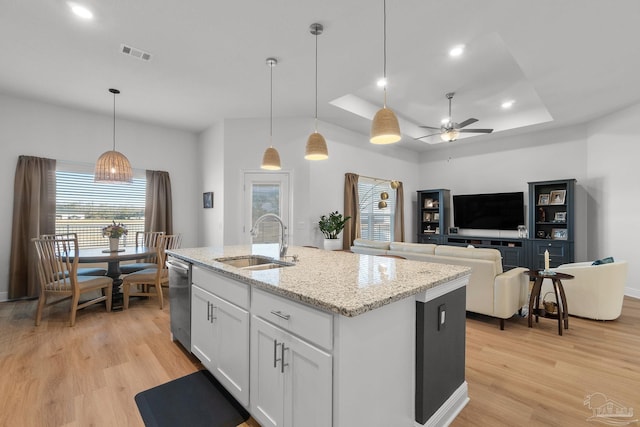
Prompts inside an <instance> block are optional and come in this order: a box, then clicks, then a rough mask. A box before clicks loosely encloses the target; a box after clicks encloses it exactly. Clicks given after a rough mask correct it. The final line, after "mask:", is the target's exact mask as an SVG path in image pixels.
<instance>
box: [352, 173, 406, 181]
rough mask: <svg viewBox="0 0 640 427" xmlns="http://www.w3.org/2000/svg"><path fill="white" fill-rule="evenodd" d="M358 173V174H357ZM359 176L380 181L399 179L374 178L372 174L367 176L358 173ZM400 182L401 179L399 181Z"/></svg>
mask: <svg viewBox="0 0 640 427" xmlns="http://www.w3.org/2000/svg"><path fill="white" fill-rule="evenodd" d="M356 175H358V174H356ZM358 177H362V178H367V179H372V180H374V181H380V182H391V181H397V180H395V179H382V178H374V177H372V176H366V175H358ZM398 182H400V181H398Z"/></svg>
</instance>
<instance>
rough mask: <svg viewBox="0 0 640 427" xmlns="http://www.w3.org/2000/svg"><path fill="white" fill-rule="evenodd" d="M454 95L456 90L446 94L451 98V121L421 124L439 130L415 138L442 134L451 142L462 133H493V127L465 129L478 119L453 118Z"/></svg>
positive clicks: (441, 135) (445, 139)
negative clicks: (457, 119)
mask: <svg viewBox="0 0 640 427" xmlns="http://www.w3.org/2000/svg"><path fill="white" fill-rule="evenodd" d="M453 95H455V93H454V92H449V93H447V94H446V95H445V96H446V97H447V99H448V100H449V121H448V122H446V123H444V124H443V125H442V126H440V127H434V126H420V127H421V128H424V129H433V130H436V131H438V132H434V133H430V134H428V135H424V136H421V137H418V138H414V139H422V138H427V137H429V136H434V135H440V138H442V140H443V141H448V142H450V141H455V140H456V139H457V138H458V135H459V134H460V133H491V132H493V129H463V128H465V127H467V126H469V125H470V124H471V123H475V122H477V121H478V119H474V118H471V119H467V120H465V121H463V122H460V123H456V122H454V121H453V118H452V117H451V99H452V98H453Z"/></svg>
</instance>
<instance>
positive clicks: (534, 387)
mask: <svg viewBox="0 0 640 427" xmlns="http://www.w3.org/2000/svg"><path fill="white" fill-rule="evenodd" d="M35 308H36V304H35V302H34V301H20V302H5V303H0V426H12V427H13V426H25V427H31V426H34V427H35V426H38V427H39V426H77V427H80V426H82V427H84V426H142V425H143V423H142V419H141V418H140V415H139V413H138V410H137V407H136V404H135V402H134V396H135V395H136V394H137V393H139V392H140V391H143V390H146V389H148V388H151V387H154V386H156V385H159V384H162V383H164V382H167V381H170V380H172V379H175V378H179V377H181V376H184V375H187V374H189V373H191V372H194V371H196V370H198V369H201V365H200V364H199V362H198V361H197V359H195V358H193V357H192V356H190V355H189V354H188V353H187V352H185V351H184V350H183V349H182V348H181V347H180V346H179V345H176V344H175V343H173V342H171V340H170V338H169V309H168V307H167V306H165V308H164V309H163V310H160V309H158V306H157V302H156V301H154V300H153V299H151V300H148V301H145V300H137V301H133V302H132V304H131V307H130V309H129V310H127V311H121V312H114V313H106V312H105V311H104V308H102V307H100V306H94V307H89V308H87V309H84V310H81V311H80V312H79V313H78V319H77V323H76V326H75V327H73V328H70V327H69V326H68V313H67V311H66V310H67V306H66V305H65V304H64V303H63V304H61V305H58V306H53V307H50V308H48V309H46V311H45V313H44V316H43V321H42V324H41V326H39V327H35V326H34V324H33V319H34V313H35ZM569 326H570V329H569V331H567V332H565V335H564V336H562V337H560V336H558V335H557V326H556V323H555V322H554V321H552V320H548V319H541V320H540V323H538V324H536V325H534V327H533V328H532V329H529V328H527V325H526V319H511V320H509V321H507V325H506V328H505V330H504V331H500V330H499V328H498V326H497V321H496V320H495V319H488V318H484V317H480V316H475V315H469V317H468V320H467V368H466V378H467V381H468V383H469V395H470V397H471V401H470V402H469V404H468V405H467V406H466V407H465V409H464V410H463V411H462V412H461V413H460V415H459V416H458V417H457V419H456V420H455V421H454V423H453V426H454V427H461V426H482V427H485V426H492V427H493V426H525V425H526V426H574V425H575V426H582V425H593V423H589V422H587V421H586V419H587V418H588V417H589V416H590V415H591V410H589V409H588V408H587V407H586V406H584V401H585V397H586V396H587V395H588V394H590V393H594V392H600V393H603V394H605V395H606V396H607V397H608V398H610V399H612V400H615V401H616V402H619V403H620V404H623V405H624V406H627V407H629V408H634V409H635V412H636V413H637V412H639V411H640V369H639V368H640V366H639V364H640V334H639V332H640V300H635V299H632V298H626V299H625V303H624V309H623V315H622V317H621V318H620V319H619V320H617V321H613V322H597V321H592V320H585V319H579V318H574V317H571V318H570V320H569ZM256 426H258V425H257V423H255V422H254V421H252V420H250V421H249V422H248V423H245V424H242V427H256ZM300 427H304V426H300ZM354 427H359V426H354ZM363 427H365V426H363ZM389 427H395V426H389Z"/></svg>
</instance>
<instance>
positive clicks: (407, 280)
mask: <svg viewBox="0 0 640 427" xmlns="http://www.w3.org/2000/svg"><path fill="white" fill-rule="evenodd" d="M168 253H169V255H170V256H171V257H175V258H178V259H180V260H182V261H186V262H188V263H190V264H191V265H192V270H193V272H192V287H191V345H190V347H191V348H190V350H191V351H192V353H193V354H194V355H196V356H197V357H198V358H199V359H200V360H201V361H202V362H203V364H204V365H205V366H206V367H207V369H209V370H210V371H211V372H212V373H213V374H214V375H215V376H216V378H217V379H218V380H219V381H220V382H221V383H222V384H223V385H224V386H225V387H226V388H227V389H228V390H229V392H231V393H232V394H233V395H234V397H235V398H236V399H237V400H238V401H239V402H240V403H242V404H243V405H244V406H245V407H246V408H247V409H248V410H249V412H251V414H252V415H253V417H254V418H255V419H256V420H257V421H258V422H259V423H260V424H261V425H262V426H263V427H267V426H302V425H304V426H334V427H345V426H380V427H388V426H394V427H395V426H398V427H401V426H407V427H409V426H417V425H446V424H448V423H449V422H450V421H451V420H452V419H453V417H455V415H456V414H457V413H458V412H459V411H460V410H461V409H462V407H463V406H464V405H465V404H466V402H467V401H468V397H467V386H466V382H465V381H464V307H465V304H464V293H465V289H464V287H465V286H466V283H467V281H468V275H469V274H470V269H469V268H467V267H462V266H453V265H444V264H433V263H426V262H417V261H408V260H400V259H393V258H384V257H377V256H370V255H358V254H352V253H348V252H331V251H324V250H320V249H313V248H304V247H292V248H290V249H289V253H290V254H291V255H296V257H295V259H294V257H287V258H286V259H285V260H284V261H287V265H281V263H280V265H278V264H277V263H278V262H279V261H276V262H275V263H269V264H263V265H262V266H260V265H246V266H244V267H242V265H243V264H242V263H241V262H236V261H237V260H243V259H246V258H247V256H248V255H254V256H255V255H262V256H266V257H272V258H274V259H276V260H277V259H278V248H277V245H253V246H232V247H225V248H220V249H216V248H191V249H176V250H171V251H168ZM434 302H435V304H434ZM430 313H433V314H430ZM460 319H462V321H460ZM430 337H433V338H434V341H433V342H434V343H437V345H436V346H434V345H431V338H430ZM443 339H444V341H443ZM449 341H450V342H451V345H449ZM460 343H462V345H460ZM444 347H447V348H444ZM452 349H454V350H452ZM451 351H455V353H456V354H455V356H454V357H451V354H450V353H451ZM443 354H445V355H446V358H443V357H442V355H443ZM460 363H462V366H461V367H460ZM442 364H444V365H450V364H455V365H457V367H455V366H454V367H453V369H452V367H451V366H440V365H442ZM460 371H461V373H460ZM451 372H454V374H450V373H451ZM442 375H446V378H441V376H442ZM443 383H444V384H445V386H446V387H445V388H444V389H442V384H443ZM451 384H453V385H451Z"/></svg>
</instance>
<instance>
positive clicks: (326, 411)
mask: <svg viewBox="0 0 640 427" xmlns="http://www.w3.org/2000/svg"><path fill="white" fill-rule="evenodd" d="M284 345H285V351H284V363H285V367H284V376H285V400H284V414H285V418H284V420H285V426H288V427H294V426H309V427H331V424H332V413H333V411H332V395H333V394H332V393H333V391H332V386H333V376H332V372H333V369H332V358H331V355H330V354H328V353H325V352H324V351H322V350H320V349H318V348H316V347H314V346H312V345H311V344H308V343H307V342H305V341H303V340H300V339H298V338H296V337H294V336H292V335H289V336H288V337H287V338H286V339H285V341H284Z"/></svg>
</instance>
